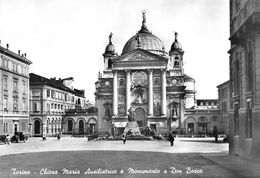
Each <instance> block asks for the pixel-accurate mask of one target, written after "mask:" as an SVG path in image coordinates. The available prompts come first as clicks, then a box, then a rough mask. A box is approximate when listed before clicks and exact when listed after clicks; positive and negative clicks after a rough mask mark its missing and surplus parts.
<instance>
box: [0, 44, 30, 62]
mask: <svg viewBox="0 0 260 178" xmlns="http://www.w3.org/2000/svg"><path fill="white" fill-rule="evenodd" d="M0 52H1V53H2V54H4V55H7V56H9V57H12V58H14V59H16V60H18V61H20V62H23V63H26V64H32V62H31V61H30V60H29V59H27V58H26V57H23V56H20V55H18V54H16V53H14V52H12V51H10V50H9V49H7V48H4V47H2V46H0Z"/></svg>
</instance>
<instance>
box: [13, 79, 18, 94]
mask: <svg viewBox="0 0 260 178" xmlns="http://www.w3.org/2000/svg"><path fill="white" fill-rule="evenodd" d="M13 92H15V93H17V92H18V81H17V80H16V79H15V80H14V82H13Z"/></svg>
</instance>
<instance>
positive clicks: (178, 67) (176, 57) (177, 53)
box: [168, 32, 184, 76]
mask: <svg viewBox="0 0 260 178" xmlns="http://www.w3.org/2000/svg"><path fill="white" fill-rule="evenodd" d="M174 36H175V40H174V42H173V44H172V46H171V50H170V52H169V56H170V60H169V62H168V70H169V71H170V73H171V75H174V76H175V75H177V76H180V75H183V73H184V70H183V54H184V51H183V50H182V47H181V44H180V43H179V42H178V33H177V32H175V33H174Z"/></svg>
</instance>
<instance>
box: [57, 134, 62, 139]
mask: <svg viewBox="0 0 260 178" xmlns="http://www.w3.org/2000/svg"><path fill="white" fill-rule="evenodd" d="M60 137H61V135H60V132H59V133H58V136H57V139H58V140H60Z"/></svg>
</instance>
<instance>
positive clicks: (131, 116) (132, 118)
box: [128, 106, 135, 122]
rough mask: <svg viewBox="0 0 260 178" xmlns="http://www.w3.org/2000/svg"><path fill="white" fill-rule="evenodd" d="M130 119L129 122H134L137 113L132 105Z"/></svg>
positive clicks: (129, 111)
mask: <svg viewBox="0 0 260 178" xmlns="http://www.w3.org/2000/svg"><path fill="white" fill-rule="evenodd" d="M128 113H129V114H128V121H129V122H133V121H134V120H135V119H134V118H135V113H134V110H133V108H132V106H131V107H130V108H129V109H128Z"/></svg>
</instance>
